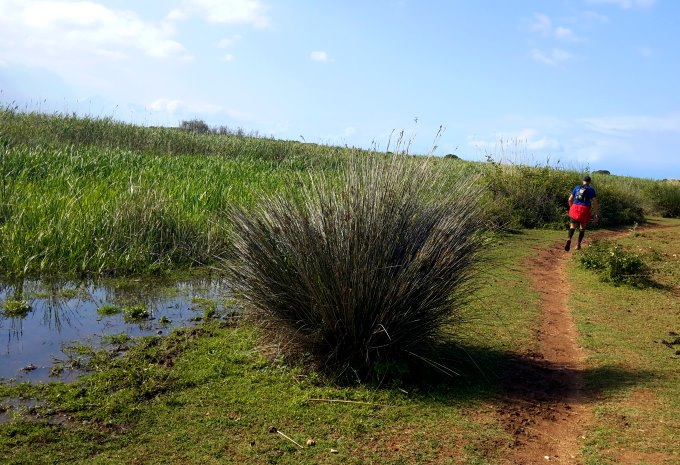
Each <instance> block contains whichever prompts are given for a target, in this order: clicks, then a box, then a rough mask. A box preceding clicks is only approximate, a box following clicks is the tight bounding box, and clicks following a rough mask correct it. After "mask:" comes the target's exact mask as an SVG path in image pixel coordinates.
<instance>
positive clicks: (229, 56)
mask: <svg viewBox="0 0 680 465" xmlns="http://www.w3.org/2000/svg"><path fill="white" fill-rule="evenodd" d="M222 61H227V62H229V61H234V55H232V54H231V53H227V54H226V55H224V56H223V57H222Z"/></svg>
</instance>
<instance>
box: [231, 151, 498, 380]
mask: <svg viewBox="0 0 680 465" xmlns="http://www.w3.org/2000/svg"><path fill="white" fill-rule="evenodd" d="M445 165H449V164H447V163H444V164H440V163H439V164H438V163H434V162H431V161H428V160H423V159H421V160H414V159H412V158H410V157H402V156H388V157H377V156H376V157H369V158H363V159H358V158H355V159H353V160H352V162H351V163H349V167H348V168H347V169H346V170H345V172H344V173H343V174H342V176H341V177H340V179H330V178H326V177H321V178H315V179H313V180H312V183H311V184H310V186H307V187H305V188H304V189H303V191H302V193H301V194H300V195H299V196H293V197H291V196H285V195H283V194H282V195H276V196H273V197H271V198H269V199H265V200H263V202H262V203H261V204H260V206H259V208H257V209H255V210H254V211H252V212H247V211H245V210H243V209H240V208H235V209H234V210H233V212H232V220H233V227H234V235H233V241H234V253H233V256H234V257H235V260H234V261H233V262H230V263H228V264H227V271H228V274H229V276H230V277H231V279H232V281H233V284H234V286H235V290H236V291H237V294H238V295H240V296H241V298H242V299H243V300H244V303H245V304H246V305H247V307H248V308H249V309H250V311H251V312H252V314H253V315H255V316H256V317H258V318H259V319H261V320H262V321H263V322H265V323H266V326H267V327H268V328H270V329H271V330H272V331H274V333H275V335H276V336H277V337H278V339H279V341H283V343H284V345H283V350H284V352H285V353H287V354H288V355H293V356H296V355H299V354H311V357H312V358H313V359H314V360H315V361H316V362H317V364H318V365H319V366H320V367H322V368H326V369H327V370H328V371H330V372H332V373H336V374H338V373H343V374H344V375H345V376H347V375H349V374H351V375H352V376H357V377H358V378H360V379H369V378H382V377H383V376H388V375H393V376H400V375H401V374H403V371H404V370H405V369H406V367H407V366H413V365H423V363H424V360H431V359H429V358H428V357H427V356H426V355H425V354H427V353H429V352H428V351H429V349H430V348H431V347H432V346H433V345H434V344H435V343H438V342H440V341H442V340H444V338H445V337H446V335H447V334H450V330H451V328H452V326H451V325H452V324H453V323H455V321H456V317H457V315H458V314H459V309H460V308H461V307H462V306H463V305H464V304H465V303H466V302H467V300H468V297H469V295H470V289H471V285H472V284H471V283H472V281H471V278H472V277H473V275H474V273H475V270H476V268H475V266H476V265H477V264H478V256H479V255H478V252H479V250H480V246H481V234H480V232H481V231H482V228H483V225H484V223H485V218H484V217H483V216H482V215H481V213H480V205H479V202H478V199H479V198H480V197H481V195H482V187H481V183H479V182H478V180H476V179H474V178H473V177H460V176H459V177H456V176H451V175H450V174H449V175H447V176H444V175H442V173H441V172H440V171H439V170H438V168H442V167H444V168H446V169H449V170H450V169H451V168H450V166H445ZM445 326H446V327H447V328H446V329H445ZM432 363H433V364H435V363H434V362H432ZM410 364H413V365H410Z"/></svg>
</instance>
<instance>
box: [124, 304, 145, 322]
mask: <svg viewBox="0 0 680 465" xmlns="http://www.w3.org/2000/svg"><path fill="white" fill-rule="evenodd" d="M123 317H124V318H125V321H130V322H132V321H141V320H148V319H149V318H150V317H151V312H149V309H148V308H146V305H144V304H139V305H131V306H129V307H124V308H123Z"/></svg>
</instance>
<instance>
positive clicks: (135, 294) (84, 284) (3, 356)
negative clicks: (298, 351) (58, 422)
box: [0, 278, 234, 382]
mask: <svg viewBox="0 0 680 465" xmlns="http://www.w3.org/2000/svg"><path fill="white" fill-rule="evenodd" d="M230 300H231V299H230V293H229V287H228V285H227V283H226V281H224V280H222V279H216V278H215V279H213V278H201V279H187V280H182V281H168V280H162V279H154V280H149V279H144V280H130V279H127V280H102V281H80V282H75V281H50V282H44V281H23V282H14V283H2V282H0V381H8V380H16V381H33V382H35V381H49V380H59V379H61V380H64V381H68V380H69V378H71V379H72V378H73V377H75V376H77V375H78V373H74V372H72V371H69V370H66V371H64V372H62V373H61V374H60V375H57V376H53V375H52V376H51V375H50V371H51V369H52V367H53V365H54V363H55V361H57V362H58V361H60V360H62V361H63V360H65V359H66V358H67V355H66V354H65V353H64V351H63V349H64V347H65V346H67V345H72V344H82V343H87V344H92V345H94V346H98V347H101V346H102V345H103V344H105V341H106V340H105V338H104V340H103V338H102V337H103V336H106V335H119V334H121V333H125V334H127V335H129V336H133V337H134V336H141V335H154V334H167V333H168V332H169V331H170V330H171V329H172V328H175V327H179V326H187V325H191V324H193V322H194V321H197V320H199V319H200V318H201V317H202V316H203V315H204V311H205V309H206V308H207V307H214V308H215V310H216V312H217V316H218V317H219V316H220V315H224V314H225V313H229V312H232V311H234V308H233V307H232V306H231V305H230ZM7 301H25V302H27V303H28V304H29V305H30V307H31V310H30V311H29V312H28V313H27V314H26V315H25V316H23V317H18V316H17V317H9V316H7V315H5V314H4V313H3V309H4V308H5V303H6V302H7ZM105 305H114V306H116V307H119V308H123V307H128V306H140V305H143V306H144V307H146V309H147V310H148V311H149V312H150V314H151V318H150V319H148V320H143V321H138V322H126V321H125V318H124V317H123V314H122V313H119V314H115V315H111V316H102V315H100V314H99V313H98V312H97V309H99V308H100V307H102V306H105ZM163 317H165V318H163ZM167 320H170V322H168V321H167Z"/></svg>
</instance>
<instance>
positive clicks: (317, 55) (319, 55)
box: [309, 51, 328, 62]
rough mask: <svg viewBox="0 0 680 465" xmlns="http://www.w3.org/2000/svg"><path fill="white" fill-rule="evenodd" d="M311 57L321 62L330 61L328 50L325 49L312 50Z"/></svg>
mask: <svg viewBox="0 0 680 465" xmlns="http://www.w3.org/2000/svg"><path fill="white" fill-rule="evenodd" d="M309 58H310V59H311V60H312V61H321V62H324V61H328V54H327V53H326V52H323V51H316V52H311V53H310V54H309Z"/></svg>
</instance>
